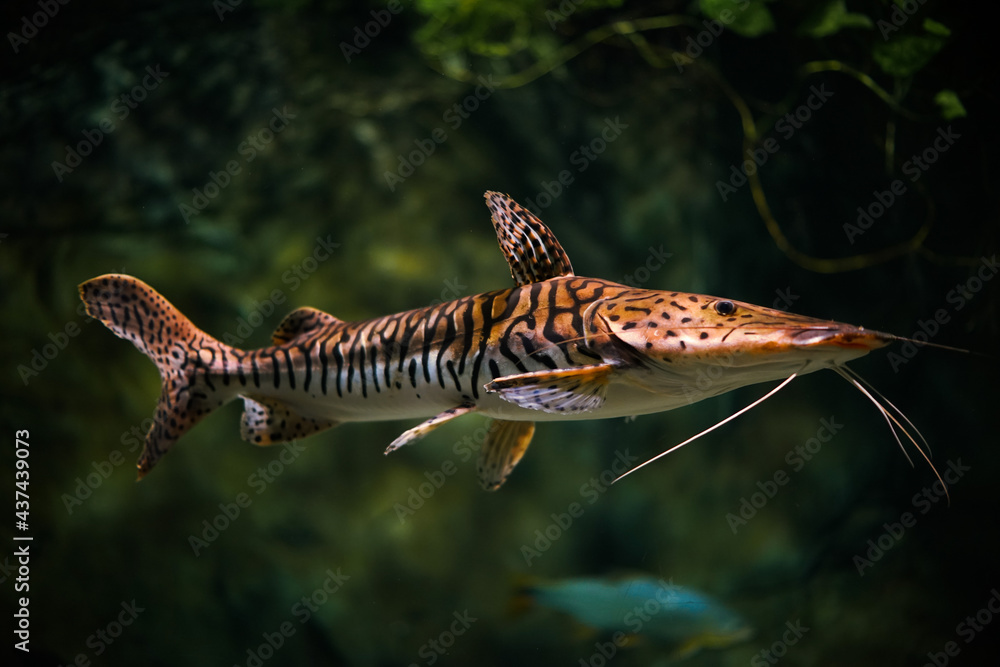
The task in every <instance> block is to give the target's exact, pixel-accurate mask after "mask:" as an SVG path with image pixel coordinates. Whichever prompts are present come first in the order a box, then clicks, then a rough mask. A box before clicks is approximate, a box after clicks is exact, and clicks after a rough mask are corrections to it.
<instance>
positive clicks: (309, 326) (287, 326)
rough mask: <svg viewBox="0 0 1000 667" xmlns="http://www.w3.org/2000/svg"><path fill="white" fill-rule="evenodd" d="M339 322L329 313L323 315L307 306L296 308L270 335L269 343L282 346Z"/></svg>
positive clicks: (321, 312)
mask: <svg viewBox="0 0 1000 667" xmlns="http://www.w3.org/2000/svg"><path fill="white" fill-rule="evenodd" d="M340 322H341V320H338V319H337V318H336V317H334V316H333V315H330V314H329V313H324V312H323V311H322V310H317V309H315V308H310V307H308V306H306V307H304V308H298V309H297V310H293V311H292V312H290V313H288V315H286V316H285V319H283V320H281V324H279V325H278V328H277V329H275V330H274V333H273V334H271V342H273V343H274V344H275V345H284V344H285V343H287V342H288V341H290V340H292V339H293V338H298V337H299V336H301V335H303V334H307V333H310V332H312V331H315V330H316V329H319V328H321V327H325V326H331V325H334V324H340Z"/></svg>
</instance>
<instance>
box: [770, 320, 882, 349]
mask: <svg viewBox="0 0 1000 667" xmlns="http://www.w3.org/2000/svg"><path fill="white" fill-rule="evenodd" d="M789 338H791V342H792V344H793V345H795V346H797V347H807V348H812V347H818V348H830V347H833V348H841V349H847V350H859V351H860V350H864V351H868V350H876V349H878V348H880V347H885V346H886V345H888V344H889V343H891V342H892V341H893V340H895V336H893V335H892V334H887V333H883V332H881V331H872V330H869V329H865V328H864V327H854V326H851V325H846V324H841V325H834V326H829V327H809V328H806V329H799V330H797V331H792V332H790V333H789Z"/></svg>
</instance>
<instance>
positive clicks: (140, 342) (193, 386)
mask: <svg viewBox="0 0 1000 667" xmlns="http://www.w3.org/2000/svg"><path fill="white" fill-rule="evenodd" d="M80 298H81V299H83V302H84V304H86V307H87V313H88V314H89V315H90V316H91V317H94V318H96V319H98V320H100V321H101V322H103V323H104V325H105V326H106V327H108V328H109V329H111V331H113V332H114V333H115V334H116V335H117V336H119V337H121V338H124V339H126V340H129V341H131V342H132V344H133V345H135V346H136V347H137V348H139V350H140V351H141V352H142V353H143V354H145V355H146V356H147V357H149V358H150V359H151V360H152V361H153V363H155V364H156V367H157V369H158V370H159V371H160V379H161V380H162V383H163V384H162V389H161V392H160V401H159V403H158V404H157V406H156V415H155V418H154V423H153V427H152V428H151V429H150V430H149V433H147V434H146V443H145V446H144V447H143V450H142V456H140V457H139V461H138V463H137V467H138V469H139V478H140V479H141V478H142V477H143V476H145V475H146V473H148V472H149V471H150V470H152V469H153V466H155V465H156V463H157V461H159V460H160V459H161V458H162V457H163V455H164V454H166V453H167V452H168V451H169V450H170V448H171V447H172V446H173V444H174V443H175V442H176V441H177V439H178V438H180V437H181V436H182V435H184V433H186V432H187V431H188V430H189V429H190V428H191V427H192V426H194V425H195V424H197V423H198V422H199V421H201V419H202V418H203V417H205V416H206V415H207V414H208V413H210V412H211V411H212V410H214V409H215V408H217V407H219V406H220V405H222V404H223V403H225V402H227V401H229V400H231V399H232V398H234V397H235V396H236V393H237V392H236V391H235V389H230V387H229V382H228V379H229V375H228V372H227V369H228V363H229V360H232V361H233V363H235V357H234V356H233V353H234V352H236V353H239V351H238V350H234V349H233V348H231V347H229V346H227V345H225V344H223V343H221V342H219V341H218V340H216V339H214V338H212V337H211V336H209V335H208V334H206V333H205V332H203V331H201V330H200V329H198V328H197V327H196V326H194V324H192V323H191V320H189V319H188V318H186V317H185V316H184V315H183V314H181V312H180V311H179V310H177V309H176V308H175V307H174V306H173V305H171V304H170V302H169V301H167V300H166V299H164V298H163V297H162V296H160V294H159V293H158V292H157V291H156V290H154V289H153V288H152V287H150V286H149V285H147V284H146V283H144V282H142V281H141V280H139V279H137V278H133V277H132V276H125V275H115V274H108V275H104V276H99V277H97V278H93V279H91V280H88V281H87V282H85V283H83V284H82V285H80ZM220 374H221V378H220ZM220 380H221V381H220Z"/></svg>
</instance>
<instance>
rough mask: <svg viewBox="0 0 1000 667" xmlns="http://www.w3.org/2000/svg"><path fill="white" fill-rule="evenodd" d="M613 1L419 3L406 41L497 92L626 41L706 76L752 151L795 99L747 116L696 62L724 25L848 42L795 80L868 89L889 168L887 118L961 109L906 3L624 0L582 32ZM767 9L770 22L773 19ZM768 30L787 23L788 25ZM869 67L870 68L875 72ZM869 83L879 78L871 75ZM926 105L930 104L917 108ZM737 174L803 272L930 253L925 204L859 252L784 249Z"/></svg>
mask: <svg viewBox="0 0 1000 667" xmlns="http://www.w3.org/2000/svg"><path fill="white" fill-rule="evenodd" d="M617 5H618V3H617V2H596V3H583V4H579V5H578V4H577V3H576V2H574V1H573V0H564V2H562V3H560V4H559V5H550V8H549V9H546V10H545V11H544V12H541V11H539V10H538V8H537V6H534V5H532V6H531V7H529V3H526V2H516V3H512V4H509V5H508V4H505V5H504V9H502V10H501V9H497V6H496V5H495V4H494V3H493V2H475V1H471V0H470V1H469V2H461V1H460V0H422V1H421V2H418V8H420V10H421V11H422V12H423V13H425V14H427V15H428V16H429V17H431V18H429V19H428V22H427V23H426V24H425V25H424V26H423V27H422V28H420V29H419V30H418V32H417V36H416V41H417V44H418V46H420V48H421V51H422V53H423V54H424V55H425V57H426V58H427V60H428V63H429V64H430V65H431V66H432V67H434V68H435V69H437V70H438V71H440V72H442V73H444V74H446V75H447V76H450V77H451V78H454V79H456V80H459V81H473V80H474V79H475V76H476V74H477V73H481V71H482V70H483V68H484V67H492V69H494V70H496V71H497V72H498V75H497V77H496V78H497V80H498V81H499V85H498V87H500V88H517V87H520V86H523V85H526V84H528V83H530V82H532V81H534V80H536V79H538V78H539V77H541V76H545V75H547V74H549V73H551V72H553V71H554V70H556V69H558V68H560V67H562V66H564V65H565V64H566V63H568V62H569V61H571V60H573V59H574V58H576V57H577V56H579V55H580V54H581V53H583V52H584V51H586V50H588V49H590V48H592V47H594V46H596V45H598V44H601V43H605V42H607V43H615V44H616V45H618V46H631V47H632V48H634V49H635V50H636V52H637V53H638V54H639V55H640V56H641V57H642V59H643V60H644V61H645V62H646V63H647V64H648V65H649V66H651V67H653V68H654V69H657V70H668V69H672V68H676V69H677V70H678V71H680V72H684V71H685V69H686V68H689V67H694V68H697V69H698V70H699V71H701V72H702V73H703V74H705V75H707V77H708V79H709V80H711V81H714V82H715V84H716V85H717V86H718V87H719V88H720V89H721V90H722V92H723V93H724V94H725V95H726V97H728V98H729V100H730V102H731V103H732V105H733V106H734V108H735V109H736V111H737V113H738V114H739V117H740V123H741V126H742V129H743V135H744V141H743V154H745V155H750V154H751V153H752V152H753V151H755V150H759V149H760V142H761V141H763V135H764V132H765V129H766V128H769V127H771V126H772V125H773V124H774V121H775V118H778V117H781V116H782V115H783V114H785V113H787V112H788V111H789V110H790V109H791V104H792V100H794V95H793V94H791V93H790V94H789V95H788V96H786V101H784V102H782V103H780V104H779V105H778V106H777V107H775V108H773V109H772V110H771V111H770V112H769V113H766V114H762V115H757V116H755V114H754V112H753V111H752V110H751V107H750V105H749V104H747V102H746V101H745V100H744V98H743V96H742V95H741V94H740V92H739V91H738V90H737V89H736V88H735V87H734V86H733V85H732V84H731V83H730V82H729V81H728V80H727V79H726V77H725V75H724V74H723V73H722V71H721V69H720V68H719V67H717V66H716V65H715V64H714V63H712V62H711V58H705V57H702V56H703V54H704V52H705V51H707V50H708V49H709V48H711V45H712V43H713V42H714V41H715V39H716V38H718V37H719V36H721V35H722V34H723V32H725V31H731V32H732V33H735V34H736V35H739V36H740V38H745V39H770V40H775V39H778V40H784V41H785V42H793V41H795V40H800V41H801V40H808V41H812V42H814V43H815V44H814V48H800V49H798V50H799V51H801V52H814V51H820V52H830V51H833V52H836V51H838V50H845V49H842V48H840V47H841V43H842V42H844V41H845V40H847V41H848V42H849V43H850V45H851V46H850V49H846V50H845V51H846V52H848V53H849V54H850V57H849V58H848V57H845V58H843V59H841V58H836V57H834V58H827V59H820V60H811V61H805V62H802V63H800V64H799V65H798V66H797V67H796V72H797V78H798V79H800V80H805V79H808V78H809V77H812V76H814V75H816V74H819V73H822V72H831V73H836V74H839V75H843V76H846V77H849V78H851V79H853V80H854V81H856V82H857V83H858V84H860V85H862V86H864V87H865V88H867V89H868V90H869V91H870V92H871V93H872V94H873V95H874V96H875V97H876V98H877V99H879V100H881V102H882V103H884V104H885V106H886V107H887V108H888V109H889V110H890V111H891V114H890V116H889V118H888V119H887V120H886V128H885V140H884V149H883V153H884V162H885V165H886V169H887V171H889V172H890V173H891V172H892V171H894V169H895V137H896V125H897V123H898V122H900V121H901V120H905V121H911V122H924V121H927V120H931V119H933V118H935V117H936V118H941V119H944V120H953V119H955V118H960V117H962V116H964V115H965V113H966V111H965V107H964V106H963V105H962V102H961V100H960V98H959V95H958V93H957V92H955V91H954V90H952V89H942V90H939V91H938V92H936V93H933V92H930V91H927V90H926V88H925V85H926V84H924V83H923V81H922V80H921V79H920V75H921V73H922V72H923V71H924V70H925V69H926V68H927V66H928V65H929V64H930V63H931V62H933V60H934V58H935V56H936V55H937V54H938V53H939V52H940V51H941V50H942V49H944V48H945V47H946V46H947V45H948V44H949V43H950V41H951V39H952V35H951V30H950V29H949V28H948V27H947V26H946V25H945V24H944V23H942V22H940V21H937V20H935V19H932V18H930V17H927V16H922V17H917V18H915V17H916V16H917V14H918V12H922V11H925V10H924V8H923V6H922V5H921V4H920V3H917V2H914V1H913V0H896V1H895V2H894V4H892V5H890V6H889V7H888V8H883V9H882V10H878V9H876V10H874V11H871V13H870V14H866V13H861V12H852V11H849V10H848V9H847V6H846V4H845V2H844V0H829V1H828V2H825V3H823V4H821V5H819V6H817V7H813V8H811V9H810V10H808V11H803V10H802V8H801V7H800V6H799V5H798V4H796V3H793V2H790V1H788V0H774V1H765V0H700V2H698V3H697V4H696V5H693V6H691V7H690V8H689V9H688V11H687V12H686V13H676V14H667V15H657V16H642V7H638V6H636V7H633V6H632V5H631V4H623V5H622V7H621V9H620V11H619V12H618V15H617V16H616V15H615V13H614V12H606V13H605V14H601V15H600V17H601V18H602V19H607V20H606V22H604V23H602V24H599V25H597V26H596V27H592V26H593V16H594V12H596V11H597V10H599V9H605V10H608V9H609V8H611V7H615V6H617ZM552 7H556V8H557V9H558V13H555V14H554V12H555V11H556V10H554V9H552ZM491 13H493V15H494V16H496V17H499V20H498V21H494V22H491V21H489V20H487V19H486V18H485V17H487V16H489V15H490V14H491ZM775 15H778V16H780V18H781V20H780V21H776V20H775ZM554 16H555V17H557V19H554V18H553V17H554ZM546 23H548V25H546ZM779 25H780V26H793V27H792V28H791V29H790V30H789V29H784V28H779ZM685 28H691V29H693V30H697V31H698V34H697V38H698V40H699V41H695V42H692V38H691V36H690V35H688V41H687V45H688V46H689V48H686V49H685V48H683V47H682V46H681V45H682V44H684V43H685V42H684V41H683V40H682V39H681V35H684V32H683V31H684V29H685ZM669 30H676V31H679V32H680V34H679V35H678V36H677V37H675V38H674V37H670V36H668V37H666V38H662V37H660V36H657V37H656V38H653V37H652V33H656V32H662V31H669ZM845 33H847V37H844V34H845ZM647 35H649V37H647ZM830 40H839V41H830ZM702 42H707V45H703V44H702ZM692 43H694V44H696V45H697V46H698V49H697V50H696V52H695V53H692V48H690V45H691V44H692ZM859 44H860V45H861V48H860V49H859V48H858V45H859ZM804 46H807V45H804ZM476 58H487V59H488V60H489V61H490V62H489V64H486V63H480V62H478V61H477V60H476ZM526 63H527V64H526ZM876 71H880V72H881V75H880V76H878V77H877V76H876V74H874V72H876ZM880 78H881V79H888V81H886V82H885V83H883V82H880V81H879V79H880ZM932 90H933V89H932ZM918 93H919V94H918ZM912 99H917V102H916V103H917V104H918V105H921V106H922V107H924V108H922V109H921V110H919V111H918V110H914V109H911V108H908V106H907V104H906V102H907V100H912ZM930 102H933V104H934V106H933V107H930V106H928V104H929V103H930ZM746 176H747V180H748V182H749V187H750V190H751V192H752V195H753V201H754V205H755V206H756V208H757V211H758V213H759V214H760V217H761V218H762V220H763V221H764V223H765V226H766V228H767V230H768V233H769V234H770V236H771V237H772V240H773V241H774V243H775V245H776V246H777V247H778V248H779V249H780V250H781V251H782V252H783V253H784V254H785V255H787V256H788V257H789V258H790V259H791V260H792V261H794V262H795V263H797V264H799V265H800V266H803V267H804V268H807V269H809V270H812V271H817V272H821V273H835V272H840V271H849V270H854V269H859V268H863V267H867V266H872V265H875V264H880V263H882V262H885V261H888V260H890V259H892V258H895V257H898V256H901V255H905V254H908V253H911V252H923V253H925V254H930V252H929V251H927V250H926V249H925V248H924V246H923V244H924V241H925V240H926V238H927V237H928V235H929V234H930V231H931V227H932V224H933V220H934V218H933V210H934V207H933V204H932V202H930V201H928V215H927V217H926V219H925V221H924V223H923V225H921V227H920V228H919V229H918V230H917V231H916V232H915V233H914V234H913V235H912V236H911V237H910V238H908V239H906V240H904V241H901V242H899V243H896V244H894V245H891V246H889V247H887V248H883V249H881V250H876V251H873V252H869V253H862V254H856V255H851V256H848V257H841V258H823V257H816V256H813V255H810V254H808V253H805V252H802V251H800V250H799V249H797V248H796V247H795V246H794V244H793V243H792V242H791V241H790V240H789V239H788V237H787V236H786V235H785V233H784V231H783V230H782V228H781V225H780V224H779V223H778V221H777V220H776V218H775V216H774V214H773V213H772V212H771V209H770V207H769V205H768V202H767V197H766V195H765V192H764V190H763V187H762V185H761V182H760V178H759V174H758V173H757V171H756V170H755V171H754V172H753V173H748V174H747V175H746ZM938 259H941V258H939V257H938ZM956 261H958V262H959V263H962V262H964V261H965V260H961V259H959V260H956Z"/></svg>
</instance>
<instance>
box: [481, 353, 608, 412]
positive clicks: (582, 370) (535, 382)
mask: <svg viewBox="0 0 1000 667" xmlns="http://www.w3.org/2000/svg"><path fill="white" fill-rule="evenodd" d="M614 369H615V367H614V366H613V365H612V364H595V365H593V366H578V367H577V368H563V369H557V370H551V371H534V372H532V373H521V374H519V375H508V376H506V377H501V378H497V379H495V380H493V381H492V382H489V383H487V384H486V391H488V392H490V393H497V394H500V398H502V399H504V400H505V401H508V402H510V403H513V404H514V405H516V406H518V407H521V408H526V409H528V410H540V411H541V412H549V413H552V414H573V413H579V412H591V411H593V410H596V409H598V408H600V407H601V406H602V405H603V404H604V399H605V397H606V396H607V390H608V382H609V380H610V378H611V373H612V372H613V371H614Z"/></svg>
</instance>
